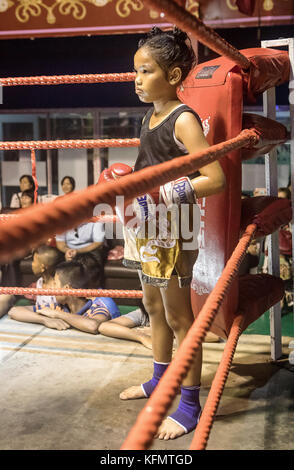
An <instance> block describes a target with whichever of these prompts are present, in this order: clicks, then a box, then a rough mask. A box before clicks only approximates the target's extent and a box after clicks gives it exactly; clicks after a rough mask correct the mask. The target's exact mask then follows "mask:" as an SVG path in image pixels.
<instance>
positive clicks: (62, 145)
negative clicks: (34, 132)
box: [0, 139, 140, 150]
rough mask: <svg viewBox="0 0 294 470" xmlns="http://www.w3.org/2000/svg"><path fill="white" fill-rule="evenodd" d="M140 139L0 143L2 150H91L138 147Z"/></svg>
mask: <svg viewBox="0 0 294 470" xmlns="http://www.w3.org/2000/svg"><path fill="white" fill-rule="evenodd" d="M139 145H140V139H83V140H81V139H76V140H73V139H72V140H27V141H19V142H18V141H17V142H0V150H26V149H29V150H33V149H35V150H43V149H91V148H107V147H138V146H139Z"/></svg>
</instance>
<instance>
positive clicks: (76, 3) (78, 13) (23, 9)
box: [0, 0, 144, 24]
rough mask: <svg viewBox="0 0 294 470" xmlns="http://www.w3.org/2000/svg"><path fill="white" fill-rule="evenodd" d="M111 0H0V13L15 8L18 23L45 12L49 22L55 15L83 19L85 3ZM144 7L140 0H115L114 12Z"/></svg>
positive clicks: (125, 12)
mask: <svg viewBox="0 0 294 470" xmlns="http://www.w3.org/2000/svg"><path fill="white" fill-rule="evenodd" d="M112 1H113V0H52V1H50V0H49V1H48V0H0V13H4V12H6V11H7V10H9V9H10V8H13V7H14V8H15V17H16V19H17V21H19V22H20V23H26V22H28V21H29V20H30V19H31V18H32V17H39V16H41V15H42V14H43V13H44V12H45V13H46V21H47V23H49V24H54V23H56V15H57V13H59V14H60V15H63V16H72V17H73V18H74V19H75V20H80V21H81V20H83V19H84V18H85V17H86V15H87V4H91V5H94V6H95V7H100V8H101V7H105V6H106V5H107V4H108V3H110V2H112ZM143 8H144V5H143V2H142V1H141V0H117V1H116V4H115V11H116V13H117V14H118V15H119V16H120V17H122V18H126V17H127V16H129V15H130V14H131V12H132V11H140V10H142V9H143Z"/></svg>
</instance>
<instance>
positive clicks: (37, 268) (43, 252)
mask: <svg viewBox="0 0 294 470" xmlns="http://www.w3.org/2000/svg"><path fill="white" fill-rule="evenodd" d="M63 259H64V258H63V256H62V254H61V253H60V251H59V250H57V249H56V248H53V247H51V246H47V245H42V246H40V247H39V248H37V249H36V250H35V251H34V254H33V262H32V270H33V273H34V274H35V276H40V277H39V279H38V280H37V283H36V287H37V288H52V287H54V282H53V275H54V270H55V267H56V265H57V264H58V263H60V262H61V261H63ZM54 303H56V299H55V297H54V296H43V295H38V296H37V297H36V305H35V306H19V307H13V308H11V309H10V310H9V312H8V314H9V316H10V318H12V319H13V320H17V321H21V322H29V323H40V324H42V325H44V326H47V327H48V328H56V329H64V327H65V326H66V327H67V328H68V326H67V325H64V323H63V322H57V321H52V319H50V318H47V319H45V318H42V317H41V316H40V315H39V314H38V313H36V311H37V309H38V308H40V306H42V305H50V304H54Z"/></svg>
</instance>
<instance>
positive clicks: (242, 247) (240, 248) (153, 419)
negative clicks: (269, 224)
mask: <svg viewBox="0 0 294 470" xmlns="http://www.w3.org/2000/svg"><path fill="white" fill-rule="evenodd" d="M255 230H256V225H255V224H251V225H248V227H247V229H246V230H245V232H244V234H243V235H242V238H241V239H240V240H239V243H238V245H237V246H236V248H235V250H234V251H233V253H232V256H231V257H230V259H229V260H228V262H227V264H226V266H225V268H224V270H223V272H222V274H221V276H220V278H219V280H218V281H217V283H216V285H215V287H214V289H213V291H212V292H211V293H210V295H209V297H208V298H207V300H206V302H205V304H204V306H203V307H202V309H201V311H200V313H199V315H198V317H197V318H196V320H195V321H194V323H193V325H192V327H191V328H190V330H189V331H188V333H187V335H186V337H185V339H184V341H183V342H182V344H181V346H180V347H179V349H178V351H177V353H176V355H175V357H174V359H173V360H172V362H171V364H170V365H169V367H168V368H167V370H166V372H165V373H164V375H163V376H162V378H161V379H160V382H159V383H158V386H157V387H156V389H155V390H154V392H153V393H152V395H151V397H150V398H149V400H148V402H147V404H146V405H145V407H144V408H143V410H142V411H141V413H140V414H139V416H138V418H137V421H136V423H135V425H134V426H133V428H132V429H131V431H130V433H129V435H128V436H127V438H126V440H125V442H124V443H123V445H122V447H121V449H123V450H128V449H129V450H144V449H148V448H149V446H150V445H151V444H152V441H153V436H154V435H155V433H156V431H157V429H158V427H159V425H160V423H161V422H162V420H163V418H164V416H165V414H166V412H167V410H168V408H169V407H170V405H171V403H172V400H173V399H174V397H175V395H176V393H177V391H178V388H179V386H180V384H181V383H182V381H183V379H184V378H185V376H186V375H187V372H188V370H189V368H190V366H191V364H192V361H193V359H194V357H195V355H196V352H197V351H198V349H199V347H200V346H201V344H202V342H203V340H204V338H205V335H206V333H207V332H208V331H209V329H210V326H211V324H212V322H213V320H214V318H215V316H216V314H217V312H218V309H219V307H220V305H221V303H222V301H223V299H224V298H225V296H226V295H227V294H228V291H229V289H230V287H231V284H232V281H233V280H234V278H235V277H236V276H237V274H238V270H239V267H240V264H241V262H242V259H243V257H244V255H245V253H246V250H247V248H248V246H249V244H250V241H251V240H252V238H253V236H254V232H255ZM214 399H215V397H214Z"/></svg>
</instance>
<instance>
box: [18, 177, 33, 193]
mask: <svg viewBox="0 0 294 470" xmlns="http://www.w3.org/2000/svg"><path fill="white" fill-rule="evenodd" d="M24 178H27V179H28V180H29V182H30V183H31V185H32V189H31V191H35V182H34V179H33V177H32V175H22V176H21V177H20V178H19V182H21V180H23V179H24Z"/></svg>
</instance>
